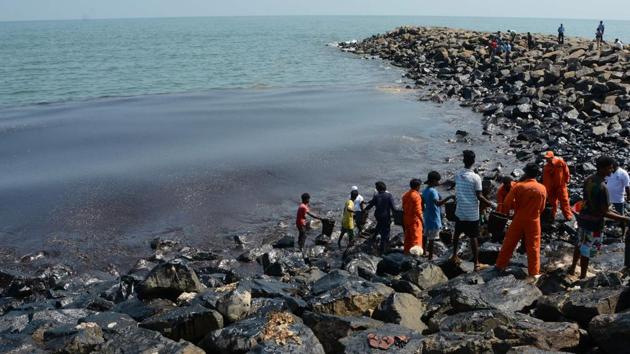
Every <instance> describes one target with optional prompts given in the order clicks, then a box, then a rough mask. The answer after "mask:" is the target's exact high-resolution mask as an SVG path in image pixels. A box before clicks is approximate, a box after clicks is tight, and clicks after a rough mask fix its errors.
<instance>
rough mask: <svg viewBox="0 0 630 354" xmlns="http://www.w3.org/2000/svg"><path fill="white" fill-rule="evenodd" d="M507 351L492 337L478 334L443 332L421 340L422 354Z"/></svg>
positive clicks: (468, 353) (504, 346)
mask: <svg viewBox="0 0 630 354" xmlns="http://www.w3.org/2000/svg"><path fill="white" fill-rule="evenodd" d="M508 349H509V346H508V345H505V344H502V343H501V341H499V340H498V339H497V338H495V337H493V336H492V335H485V334H478V333H456V332H443V333H438V334H433V335H430V336H426V337H425V338H424V339H423V340H422V353H423V354H477V353H497V352H499V353H500V352H506V351H507V350H508Z"/></svg>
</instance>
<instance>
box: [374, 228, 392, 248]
mask: <svg viewBox="0 0 630 354" xmlns="http://www.w3.org/2000/svg"><path fill="white" fill-rule="evenodd" d="M391 223H392V221H391V220H390V219H387V220H376V229H375V231H376V235H381V244H380V248H379V249H380V251H381V254H383V253H384V252H385V247H386V246H387V245H388V244H389V231H390V226H391ZM376 235H374V236H376Z"/></svg>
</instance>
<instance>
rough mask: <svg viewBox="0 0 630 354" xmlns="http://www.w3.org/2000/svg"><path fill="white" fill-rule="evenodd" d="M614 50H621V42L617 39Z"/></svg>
mask: <svg viewBox="0 0 630 354" xmlns="http://www.w3.org/2000/svg"><path fill="white" fill-rule="evenodd" d="M615 48H617V49H621V50H623V42H622V41H620V40H619V38H615Z"/></svg>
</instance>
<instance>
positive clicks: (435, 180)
mask: <svg viewBox="0 0 630 354" xmlns="http://www.w3.org/2000/svg"><path fill="white" fill-rule="evenodd" d="M441 179H442V176H440V173H439V172H437V171H431V172H429V174H428V175H427V181H426V182H424V183H426V184H427V185H429V186H431V187H435V186H437V185H439V184H440V180H441Z"/></svg>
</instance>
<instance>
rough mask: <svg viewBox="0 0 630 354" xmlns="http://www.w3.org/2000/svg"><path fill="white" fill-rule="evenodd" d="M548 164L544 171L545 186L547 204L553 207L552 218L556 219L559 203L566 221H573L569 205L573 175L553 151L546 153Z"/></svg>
mask: <svg viewBox="0 0 630 354" xmlns="http://www.w3.org/2000/svg"><path fill="white" fill-rule="evenodd" d="M545 159H546V160H547V164H546V165H545V169H544V171H543V184H544V185H545V189H547V202H548V203H549V204H550V205H551V217H552V218H553V219H555V218H556V212H557V211H558V201H559V202H560V208H561V209H562V214H563V215H564V218H565V219H566V220H573V212H571V204H570V203H569V190H568V188H567V186H568V185H569V180H570V179H571V174H570V173H569V167H568V166H567V163H566V162H564V160H563V159H561V158H559V157H557V156H554V153H553V151H547V152H546V153H545Z"/></svg>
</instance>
